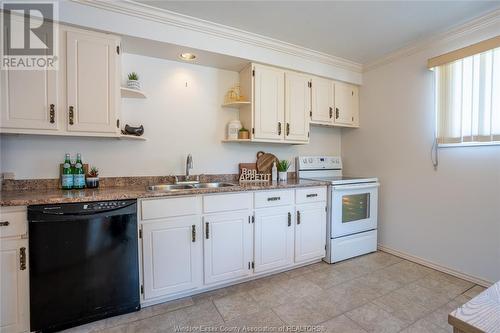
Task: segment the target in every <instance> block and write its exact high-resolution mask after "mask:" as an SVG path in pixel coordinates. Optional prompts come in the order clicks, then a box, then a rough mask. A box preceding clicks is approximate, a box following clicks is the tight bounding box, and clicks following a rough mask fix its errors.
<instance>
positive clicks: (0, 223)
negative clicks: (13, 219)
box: [0, 221, 10, 227]
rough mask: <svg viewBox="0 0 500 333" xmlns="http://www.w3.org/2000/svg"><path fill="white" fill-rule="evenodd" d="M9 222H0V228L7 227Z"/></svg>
mask: <svg viewBox="0 0 500 333" xmlns="http://www.w3.org/2000/svg"><path fill="white" fill-rule="evenodd" d="M9 224H10V223H9V221H5V222H0V227H7V226H9Z"/></svg>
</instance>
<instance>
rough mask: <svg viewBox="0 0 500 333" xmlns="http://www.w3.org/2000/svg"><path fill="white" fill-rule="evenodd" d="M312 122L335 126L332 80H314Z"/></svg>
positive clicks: (315, 78) (314, 78)
mask: <svg viewBox="0 0 500 333" xmlns="http://www.w3.org/2000/svg"><path fill="white" fill-rule="evenodd" d="M311 91H312V98H311V99H312V108H311V122H313V123H315V124H323V125H333V107H334V100H333V98H334V85H333V81H332V80H328V79H323V78H319V77H313V78H312V89H311Z"/></svg>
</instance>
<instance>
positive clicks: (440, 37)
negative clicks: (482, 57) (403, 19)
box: [363, 9, 500, 73]
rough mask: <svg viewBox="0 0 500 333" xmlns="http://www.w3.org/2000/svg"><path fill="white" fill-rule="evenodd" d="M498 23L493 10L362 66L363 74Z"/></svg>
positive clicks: (499, 19) (497, 12) (498, 12)
mask: <svg viewBox="0 0 500 333" xmlns="http://www.w3.org/2000/svg"><path fill="white" fill-rule="evenodd" d="M498 22H500V9H496V10H493V11H491V12H489V13H487V14H485V15H483V16H480V17H477V18H475V19H473V20H471V21H469V22H467V23H465V24H462V25H460V26H458V27H455V28H452V29H450V30H448V31H446V32H443V33H438V34H436V35H434V36H431V37H427V38H424V39H420V40H417V41H415V42H412V43H410V44H408V45H407V46H405V47H403V48H400V49H398V50H396V51H394V52H391V53H389V54H387V55H385V56H384V57H382V58H380V59H378V60H375V61H372V62H369V63H367V64H364V65H363V73H364V72H368V71H371V70H372V69H375V68H378V67H381V66H383V65H386V64H389V63H391V62H393V61H395V60H397V59H399V58H403V57H408V56H410V55H412V54H415V53H417V52H420V51H423V50H425V49H428V48H431V47H433V46H435V45H437V44H440V43H446V42H450V41H453V40H455V39H457V38H460V37H463V36H465V35H468V34H470V33H472V32H474V31H477V30H481V29H485V28H487V27H489V26H491V25H493V24H496V23H498Z"/></svg>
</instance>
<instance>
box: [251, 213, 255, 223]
mask: <svg viewBox="0 0 500 333" xmlns="http://www.w3.org/2000/svg"><path fill="white" fill-rule="evenodd" d="M252 223H255V215H252Z"/></svg>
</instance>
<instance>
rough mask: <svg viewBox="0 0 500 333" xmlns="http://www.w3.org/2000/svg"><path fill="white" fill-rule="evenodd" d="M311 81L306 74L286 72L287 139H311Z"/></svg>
mask: <svg viewBox="0 0 500 333" xmlns="http://www.w3.org/2000/svg"><path fill="white" fill-rule="evenodd" d="M310 82H311V79H310V78H309V77H308V76H306V75H303V74H299V73H293V72H286V73H285V122H286V125H285V140H290V141H305V142H307V141H309V118H310V117H309V112H310V111H311V88H310V87H309V85H310Z"/></svg>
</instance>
